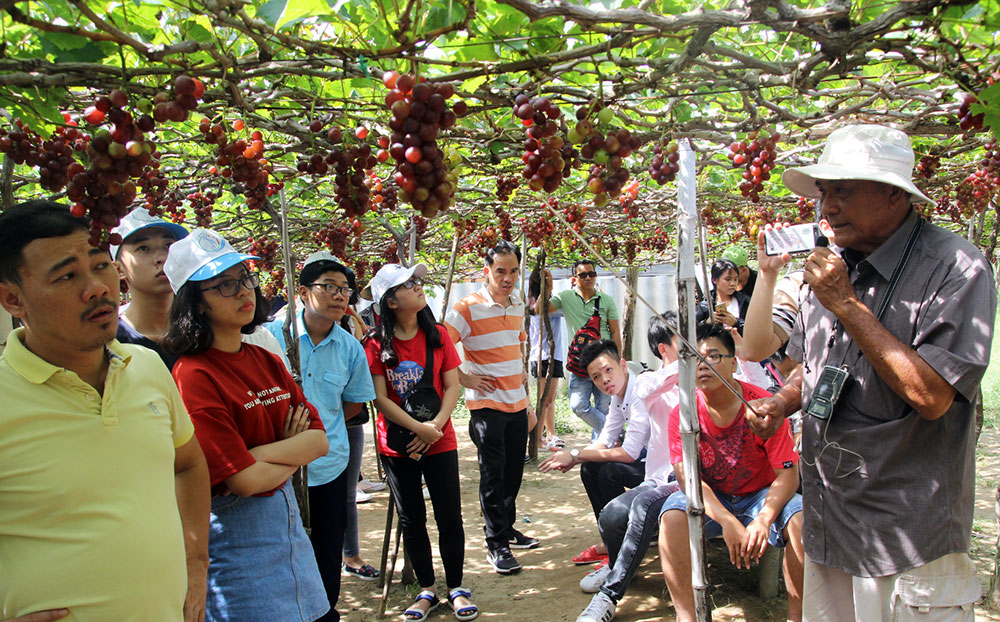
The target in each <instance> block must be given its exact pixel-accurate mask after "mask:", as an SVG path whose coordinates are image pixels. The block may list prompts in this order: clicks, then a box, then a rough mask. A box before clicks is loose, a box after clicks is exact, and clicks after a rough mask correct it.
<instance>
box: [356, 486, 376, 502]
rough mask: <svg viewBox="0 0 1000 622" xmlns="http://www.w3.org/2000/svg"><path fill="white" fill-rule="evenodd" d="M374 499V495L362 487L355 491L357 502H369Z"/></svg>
mask: <svg viewBox="0 0 1000 622" xmlns="http://www.w3.org/2000/svg"><path fill="white" fill-rule="evenodd" d="M371 500H372V496H371V495H370V494H368V493H367V492H365V491H363V490H361V489H360V488H359V489H357V490H356V491H354V502H355V503H368V502H369V501H371Z"/></svg>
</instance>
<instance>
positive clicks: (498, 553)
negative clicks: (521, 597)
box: [486, 546, 521, 574]
mask: <svg viewBox="0 0 1000 622" xmlns="http://www.w3.org/2000/svg"><path fill="white" fill-rule="evenodd" d="M486 561H488V562H489V563H490V565H491V566H493V570H496V571H497V572H499V573H500V574H510V573H512V572H517V571H518V570H520V569H521V564H519V563H517V560H516V559H514V554H513V553H511V552H510V549H509V548H507V547H505V546H502V547H500V548H498V549H490V550H488V551H486Z"/></svg>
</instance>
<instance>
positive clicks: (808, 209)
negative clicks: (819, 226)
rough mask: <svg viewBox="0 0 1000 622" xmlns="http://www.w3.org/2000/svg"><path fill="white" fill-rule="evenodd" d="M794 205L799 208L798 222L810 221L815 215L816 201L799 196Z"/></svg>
mask: <svg viewBox="0 0 1000 622" xmlns="http://www.w3.org/2000/svg"><path fill="white" fill-rule="evenodd" d="M795 207H797V208H798V210H799V222H812V221H813V220H814V219H815V217H816V201H814V200H813V199H807V198H805V197H799V200H798V202H797V203H796V204H795Z"/></svg>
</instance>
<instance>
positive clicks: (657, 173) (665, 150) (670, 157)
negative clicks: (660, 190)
mask: <svg viewBox="0 0 1000 622" xmlns="http://www.w3.org/2000/svg"><path fill="white" fill-rule="evenodd" d="M677 149H678V147H677V143H675V142H670V141H667V140H666V139H664V140H663V142H660V143H657V144H656V146H655V147H653V160H652V161H651V162H650V163H649V174H650V175H651V176H652V177H653V181H655V182H656V183H658V184H660V185H661V186H662V185H663V184H665V183H667V182H668V181H673V180H674V178H675V177H676V176H677V171H679V170H681V167H680V165H679V164H678V163H677V161H678V160H680V157H681V154H680V153H678V151H677Z"/></svg>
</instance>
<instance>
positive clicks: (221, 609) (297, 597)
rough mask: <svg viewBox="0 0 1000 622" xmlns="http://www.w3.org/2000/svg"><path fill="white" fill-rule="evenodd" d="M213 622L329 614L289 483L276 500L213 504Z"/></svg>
mask: <svg viewBox="0 0 1000 622" xmlns="http://www.w3.org/2000/svg"><path fill="white" fill-rule="evenodd" d="M208 557H209V562H210V563H209V566H208V603H207V607H206V615H205V619H206V621H207V622H274V621H275V620H281V621H282V622H293V621H294V622H311V621H312V620H316V619H317V618H319V617H320V616H322V615H323V614H324V613H326V612H327V611H329V609H330V603H329V602H328V601H327V598H326V591H325V590H324V589H323V581H322V579H321V578H320V574H319V568H318V567H317V565H316V556H315V554H314V553H313V547H312V546H311V545H310V544H309V539H308V538H307V537H306V532H305V529H303V528H302V519H301V518H300V516H299V505H298V503H297V502H296V501H295V491H294V490H293V489H292V480H291V479H289V480H288V481H287V482H285V484H284V485H283V486H282V487H281V488H279V489H278V490H277V491H275V493H274V494H273V495H272V496H270V497H247V498H242V497H238V496H236V495H226V496H219V497H216V498H214V499H212V514H211V521H210V527H209V537H208Z"/></svg>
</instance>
